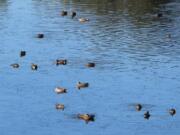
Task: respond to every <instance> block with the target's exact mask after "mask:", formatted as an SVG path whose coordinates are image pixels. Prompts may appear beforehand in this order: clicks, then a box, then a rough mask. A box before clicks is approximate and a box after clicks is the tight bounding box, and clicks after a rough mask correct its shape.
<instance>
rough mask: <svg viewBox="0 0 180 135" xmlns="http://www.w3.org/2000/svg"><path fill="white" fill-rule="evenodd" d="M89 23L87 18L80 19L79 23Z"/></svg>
mask: <svg viewBox="0 0 180 135" xmlns="http://www.w3.org/2000/svg"><path fill="white" fill-rule="evenodd" d="M88 21H89V19H87V18H79V22H88Z"/></svg>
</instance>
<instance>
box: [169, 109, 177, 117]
mask: <svg viewBox="0 0 180 135" xmlns="http://www.w3.org/2000/svg"><path fill="white" fill-rule="evenodd" d="M169 114H170V115H171V116H174V115H175V114H176V110H175V109H174V108H172V109H170V110H169Z"/></svg>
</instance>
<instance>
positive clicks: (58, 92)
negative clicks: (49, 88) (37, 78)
mask: <svg viewBox="0 0 180 135" xmlns="http://www.w3.org/2000/svg"><path fill="white" fill-rule="evenodd" d="M54 91H55V92H56V93H57V94H63V93H67V89H65V88H61V87H57V88H55V90H54Z"/></svg>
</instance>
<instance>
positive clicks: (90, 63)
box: [86, 62, 96, 67]
mask: <svg viewBox="0 0 180 135" xmlns="http://www.w3.org/2000/svg"><path fill="white" fill-rule="evenodd" d="M95 65H96V64H95V63H92V62H89V63H87V64H86V67H95Z"/></svg>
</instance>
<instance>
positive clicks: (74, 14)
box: [71, 11, 76, 19]
mask: <svg viewBox="0 0 180 135" xmlns="http://www.w3.org/2000/svg"><path fill="white" fill-rule="evenodd" d="M75 16H76V12H74V11H73V12H72V13H71V17H72V19H73V18H74V17H75Z"/></svg>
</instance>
